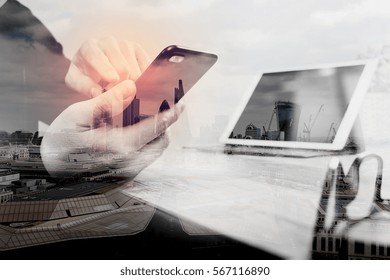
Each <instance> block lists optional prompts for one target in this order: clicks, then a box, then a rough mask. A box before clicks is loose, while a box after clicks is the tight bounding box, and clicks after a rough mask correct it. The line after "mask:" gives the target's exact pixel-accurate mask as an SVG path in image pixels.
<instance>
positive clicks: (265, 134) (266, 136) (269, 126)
mask: <svg viewBox="0 0 390 280" xmlns="http://www.w3.org/2000/svg"><path fill="white" fill-rule="evenodd" d="M275 114H276V108H274V110H273V111H272V115H271V119H270V120H269V123H268V129H265V126H264V125H263V130H264V134H263V136H264V139H265V140H268V132H269V131H270V130H271V124H272V120H273V119H274V116H275Z"/></svg>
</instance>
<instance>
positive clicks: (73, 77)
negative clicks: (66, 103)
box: [65, 64, 103, 98]
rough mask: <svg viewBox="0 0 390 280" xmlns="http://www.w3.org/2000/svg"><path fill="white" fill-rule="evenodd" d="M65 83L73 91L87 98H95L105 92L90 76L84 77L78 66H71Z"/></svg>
mask: <svg viewBox="0 0 390 280" xmlns="http://www.w3.org/2000/svg"><path fill="white" fill-rule="evenodd" d="M65 83H66V85H67V86H68V87H70V88H72V89H73V90H75V91H77V92H80V93H82V94H84V95H86V96H87V97H89V98H90V97H95V96H98V95H100V94H101V93H102V92H103V89H102V87H101V86H100V85H99V84H98V83H97V82H95V81H94V80H93V79H92V78H90V77H89V76H86V75H84V74H83V73H82V72H81V71H80V69H79V68H77V67H76V65H74V64H71V65H70V67H69V70H68V73H67V74H66V76H65Z"/></svg>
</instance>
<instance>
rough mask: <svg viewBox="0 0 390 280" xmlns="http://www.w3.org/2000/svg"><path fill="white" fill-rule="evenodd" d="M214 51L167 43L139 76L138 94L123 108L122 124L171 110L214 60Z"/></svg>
mask: <svg viewBox="0 0 390 280" xmlns="http://www.w3.org/2000/svg"><path fill="white" fill-rule="evenodd" d="M217 59H218V57H217V56H216V55H215V54H211V53H205V52H201V51H196V50H191V49H187V48H183V47H178V46H173V45H172V46H168V47H166V48H165V49H163V50H162V51H161V53H160V54H159V55H158V56H157V57H156V58H155V59H154V60H153V62H152V63H151V64H150V65H149V67H148V68H147V69H146V70H145V71H144V72H143V73H142V75H141V76H140V77H139V78H138V79H137V80H136V82H135V84H136V86H137V95H136V97H135V99H134V100H133V102H132V103H131V104H130V105H129V106H128V107H127V108H126V109H125V110H124V111H123V126H128V125H132V124H135V123H137V122H139V121H141V120H142V119H144V118H147V117H150V116H154V115H156V114H158V113H159V112H162V111H165V110H168V109H169V108H171V107H172V106H174V104H176V103H177V102H178V101H179V100H180V99H181V98H182V97H183V96H184V95H185V94H186V93H187V92H188V91H189V90H190V89H191V88H192V87H193V86H194V85H195V84H196V83H197V82H198V81H199V80H200V79H201V78H202V76H203V75H204V74H205V73H206V72H207V71H208V70H209V69H210V68H211V67H212V66H213V65H214V64H215V62H216V61H217Z"/></svg>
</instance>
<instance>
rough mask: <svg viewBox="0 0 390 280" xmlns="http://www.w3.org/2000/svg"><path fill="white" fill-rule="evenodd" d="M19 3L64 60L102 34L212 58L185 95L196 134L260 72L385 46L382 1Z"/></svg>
mask: <svg viewBox="0 0 390 280" xmlns="http://www.w3.org/2000/svg"><path fill="white" fill-rule="evenodd" d="M20 2H21V3H23V4H24V5H26V6H27V7H29V8H30V9H31V10H32V12H33V13H34V14H35V15H36V16H37V17H38V18H39V19H40V20H41V21H42V22H43V23H44V24H45V25H46V26H47V27H48V28H49V30H50V31H51V32H52V33H53V35H54V36H55V37H56V39H57V40H58V41H59V42H61V43H62V44H63V46H64V51H65V54H66V56H68V57H69V58H71V57H72V56H73V54H74V53H75V51H76V50H77V48H78V47H79V46H80V44H81V43H82V42H83V41H85V40H87V39H88V38H92V37H103V36H107V35H114V36H116V37H119V38H125V39H128V40H133V41H136V42H139V43H140V44H141V45H143V46H144V48H145V49H146V51H147V52H148V53H149V54H150V56H151V57H152V58H153V57H154V56H156V55H157V53H158V52H159V51H160V50H161V49H163V48H164V47H165V46H167V45H170V44H178V45H183V46H188V47H191V48H194V49H201V50H205V51H208V52H214V53H216V54H218V56H219V61H218V62H217V64H216V65H215V66H214V67H213V68H212V70H211V71H210V72H209V73H207V75H206V76H205V77H204V79H202V80H201V82H200V83H199V84H198V85H196V86H195V87H194V88H193V89H192V90H191V94H190V95H189V96H187V103H190V104H187V111H188V114H189V116H190V119H191V121H190V122H191V129H192V131H193V132H194V133H195V134H197V130H198V128H199V126H201V125H205V124H209V123H210V124H212V123H213V121H214V116H215V115H222V114H224V115H230V114H231V113H232V112H233V111H234V107H235V104H236V102H238V101H239V99H240V95H241V94H242V93H243V92H244V91H245V90H248V85H249V83H250V82H251V81H252V79H253V77H254V75H255V74H256V73H258V72H259V71H261V70H263V69H265V70H269V69H273V68H284V67H291V66H294V67H295V66H302V65H312V64H318V63H329V62H342V61H348V60H352V59H355V58H357V57H358V55H359V54H361V53H366V52H367V51H368V50H369V49H378V48H380V47H381V46H382V45H384V44H390V20H389V19H390V2H389V1H388V0H374V1H373V0H362V1H346V0H316V1H311V0H301V1H289V0H273V1H271V0H256V1H255V0H252V1H233V0H228V1H223V0H198V1H185V0H179V1H163V0H158V1H143V0H128V1H126V0H113V1H99V0H84V1H76V0H68V1H55V2H54V1H48V0H21V1H20ZM199 112H202V113H201V114H199Z"/></svg>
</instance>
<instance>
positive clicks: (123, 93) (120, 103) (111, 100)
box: [90, 80, 137, 116]
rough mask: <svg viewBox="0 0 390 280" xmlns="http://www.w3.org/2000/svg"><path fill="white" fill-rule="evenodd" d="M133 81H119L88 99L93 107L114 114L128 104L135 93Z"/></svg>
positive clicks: (121, 110)
mask: <svg viewBox="0 0 390 280" xmlns="http://www.w3.org/2000/svg"><path fill="white" fill-rule="evenodd" d="M136 91H137V90H136V86H135V83H134V82H133V81H131V80H126V81H123V82H120V83H119V84H117V85H115V86H114V87H112V88H111V89H110V90H108V91H106V92H104V93H102V94H101V95H99V96H97V97H95V98H93V99H91V100H90V102H91V103H92V104H91V105H92V106H93V108H95V110H96V109H99V110H107V111H110V112H111V114H112V116H116V115H118V114H120V113H122V112H123V110H124V109H125V108H126V107H127V106H129V105H130V103H131V102H132V101H133V99H134V97H135V94H136Z"/></svg>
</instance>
